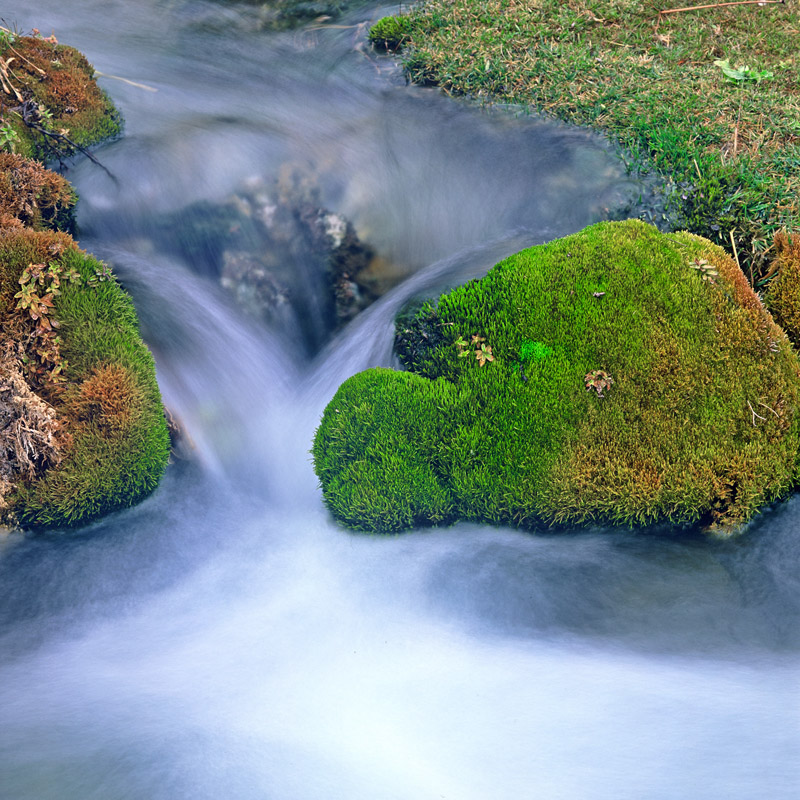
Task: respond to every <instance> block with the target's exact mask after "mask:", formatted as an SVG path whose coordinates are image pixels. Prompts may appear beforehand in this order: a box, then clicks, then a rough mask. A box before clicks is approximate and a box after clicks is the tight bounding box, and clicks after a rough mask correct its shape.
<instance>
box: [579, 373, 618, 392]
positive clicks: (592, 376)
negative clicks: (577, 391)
mask: <svg viewBox="0 0 800 800" xmlns="http://www.w3.org/2000/svg"><path fill="white" fill-rule="evenodd" d="M583 381H584V383H585V384H586V389H587V390H588V391H591V390H592V389H594V390H595V391H596V392H597V396H598V397H603V396H604V394H603V393H604V392H607V391H608V390H609V389H610V388H611V386H612V385H613V383H614V379H613V378H612V377H611V376H610V375H609V374H608V373H607V372H606V371H605V370H602V369H593V370H592V371H591V372H587V373H586V375H584V377H583Z"/></svg>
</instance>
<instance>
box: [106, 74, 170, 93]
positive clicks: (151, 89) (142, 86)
mask: <svg viewBox="0 0 800 800" xmlns="http://www.w3.org/2000/svg"><path fill="white" fill-rule="evenodd" d="M94 74H95V75H101V76H102V77H103V78H113V79H114V80H115V81H122V82H123V83H129V84H130V85H131V86H135V87H136V88H137V89H146V90H147V91H148V92H157V91H158V89H156V88H155V87H154V86H148V85H147V84H146V83H137V82H136V81H131V80H128V79H127V78H120V76H119V75H109V74H108V73H107V72H100V70H99V69H96V70H95V71H94Z"/></svg>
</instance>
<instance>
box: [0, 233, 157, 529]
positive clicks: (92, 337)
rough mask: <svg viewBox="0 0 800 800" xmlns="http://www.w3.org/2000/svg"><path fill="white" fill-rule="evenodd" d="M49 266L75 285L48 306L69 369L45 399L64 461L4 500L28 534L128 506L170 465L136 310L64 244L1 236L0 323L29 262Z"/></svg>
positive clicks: (95, 266)
mask: <svg viewBox="0 0 800 800" xmlns="http://www.w3.org/2000/svg"><path fill="white" fill-rule="evenodd" d="M50 261H53V262H57V263H58V264H59V265H60V266H61V267H62V268H63V270H64V273H68V272H69V271H70V270H74V271H75V272H77V273H79V274H80V276H81V280H76V281H75V282H68V281H64V282H62V286H61V293H60V294H58V295H57V296H56V298H55V309H54V316H55V317H56V318H57V320H58V321H59V322H60V325H61V327H60V329H59V334H60V336H61V339H62V343H61V346H60V350H61V356H62V357H63V358H66V359H67V361H68V363H69V366H68V369H67V371H66V384H65V387H63V388H60V389H59V390H58V391H55V390H54V391H53V392H51V394H50V396H49V399H50V401H51V403H52V404H53V406H54V407H55V408H56V411H57V415H58V417H57V418H58V420H59V423H60V425H61V427H62V429H63V430H64V431H65V433H66V436H65V437H64V440H63V459H62V461H61V462H60V463H59V464H58V465H57V466H55V467H51V468H49V469H48V470H46V471H45V472H44V473H43V474H41V475H38V476H37V477H36V478H35V479H33V480H29V481H27V482H25V483H22V484H20V485H19V486H18V487H17V488H16V490H15V494H14V495H13V496H12V500H11V501H12V505H13V510H14V512H15V514H16V517H17V519H18V521H19V522H20V523H21V524H23V525H25V526H29V527H41V526H47V527H54V526H55V527H63V526H74V525H80V524H84V523H86V522H88V521H90V520H92V519H94V518H96V517H98V516H100V515H102V514H106V513H108V512H110V511H113V510H115V509H119V508H124V507H127V506H130V505H132V504H133V503H135V502H137V501H138V500H140V499H141V498H142V497H144V496H145V495H146V494H148V493H149V492H150V491H152V490H153V489H154V488H155V486H156V485H157V483H158V481H159V479H160V477H161V475H162V473H163V471H164V468H165V467H166V463H167V459H168V456H169V437H168V434H167V427H166V422H165V419H164V413H163V408H162V405H161V398H160V395H159V391H158V386H157V384H156V379H155V366H154V363H153V358H152V356H151V355H150V353H149V351H148V350H147V348H146V346H145V345H144V343H143V342H142V340H141V337H140V336H139V331H138V324H137V320H136V314H135V311H134V308H133V304H132V303H131V300H130V298H129V297H128V295H127V294H126V293H125V292H124V291H123V290H122V289H121V288H120V286H119V285H118V284H117V283H116V281H115V280H114V279H113V277H105V276H106V275H110V274H109V273H108V272H107V270H106V269H105V268H104V266H103V265H102V264H101V263H100V262H98V261H96V260H95V259H94V258H92V257H91V256H89V255H86V254H85V253H84V252H82V251H81V250H79V249H78V248H77V247H76V246H75V244H74V243H73V242H72V240H71V239H70V238H69V237H68V236H66V235H64V234H58V233H38V232H33V231H29V230H24V229H19V230H7V231H5V232H4V234H3V236H2V237H0V266H2V273H0V304H2V308H3V309H4V312H3V313H4V317H5V319H4V324H7V323H8V320H9V318H10V317H11V315H12V314H13V313H14V311H13V309H14V305H15V302H14V300H13V294H14V293H15V292H16V290H17V288H18V277H19V275H20V274H21V273H22V271H23V270H24V269H25V268H26V267H27V265H28V264H30V263H39V262H50ZM98 272H99V273H100V275H101V276H103V279H101V280H97V275H98ZM92 284H93V285H92Z"/></svg>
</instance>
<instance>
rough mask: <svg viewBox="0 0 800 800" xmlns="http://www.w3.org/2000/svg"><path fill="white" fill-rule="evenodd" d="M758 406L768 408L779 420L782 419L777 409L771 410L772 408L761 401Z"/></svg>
mask: <svg viewBox="0 0 800 800" xmlns="http://www.w3.org/2000/svg"><path fill="white" fill-rule="evenodd" d="M758 404H759V405H760V406H764V408H766V409H767V410H768V411H771V412H772V413H773V414H774V415H775V416H776V417H777V418H778V419H780V418H781V415H780V414H779V413H778V412H777V411H775V409H774V408H770V407H769V406H768V405H767V404H766V403H762V402H761V401H760V400H759V401H758Z"/></svg>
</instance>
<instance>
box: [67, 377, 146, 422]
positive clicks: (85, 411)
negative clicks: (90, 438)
mask: <svg viewBox="0 0 800 800" xmlns="http://www.w3.org/2000/svg"><path fill="white" fill-rule="evenodd" d="M142 405H143V397H142V392H141V389H140V387H139V386H138V385H137V382H136V376H135V375H134V374H133V373H132V372H131V370H130V369H127V368H126V367H123V366H122V365H120V364H106V365H104V366H100V367H97V368H96V369H95V370H94V371H93V373H92V374H91V375H90V376H89V377H88V378H87V379H86V380H85V381H84V382H83V383H82V384H81V386H80V389H79V391H78V392H77V394H76V395H74V396H73V397H72V398H70V399H69V400H68V401H67V402H66V403H65V405H64V414H65V415H66V416H68V417H70V418H71V420H72V421H73V422H75V423H78V424H82V425H90V426H96V427H97V428H98V429H100V430H101V431H103V432H104V433H105V434H109V435H111V434H113V435H119V434H121V433H124V431H125V430H126V429H127V428H128V427H129V426H130V424H131V422H132V421H133V420H135V419H136V418H137V417H138V414H139V413H140V412H141V409H142Z"/></svg>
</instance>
